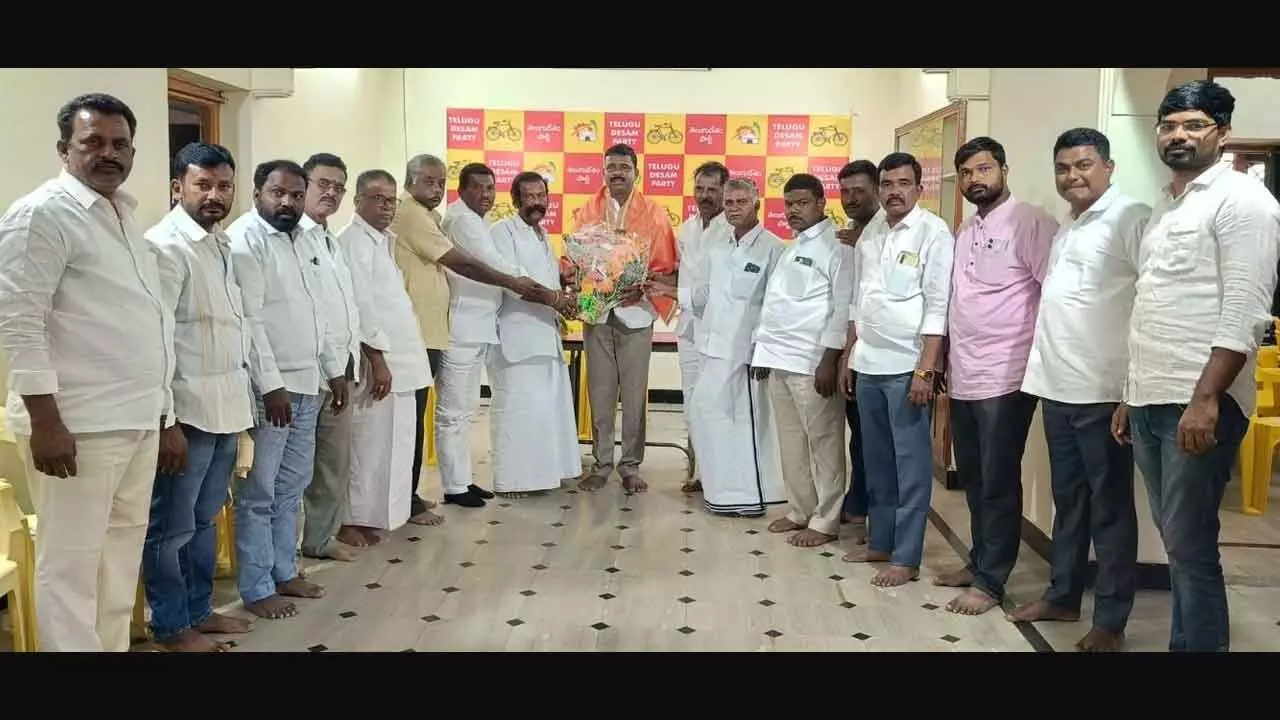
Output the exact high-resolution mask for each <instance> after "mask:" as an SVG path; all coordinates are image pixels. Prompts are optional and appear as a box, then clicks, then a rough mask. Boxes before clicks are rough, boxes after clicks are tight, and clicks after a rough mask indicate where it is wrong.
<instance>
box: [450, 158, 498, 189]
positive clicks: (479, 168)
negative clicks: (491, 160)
mask: <svg viewBox="0 0 1280 720" xmlns="http://www.w3.org/2000/svg"><path fill="white" fill-rule="evenodd" d="M483 175H488V176H489V177H494V174H493V171H492V170H490V169H489V166H488V165H485V164H484V163H467V164H466V165H464V166H463V167H462V171H461V172H459V173H458V190H459V191H462V190H465V189H467V186H468V185H470V184H471V178H472V177H480V176H483Z"/></svg>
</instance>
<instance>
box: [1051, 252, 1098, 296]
mask: <svg viewBox="0 0 1280 720" xmlns="http://www.w3.org/2000/svg"><path fill="white" fill-rule="evenodd" d="M1105 260H1106V258H1105V257H1103V251H1102V250H1101V249H1099V248H1080V247H1074V248H1069V249H1068V250H1067V251H1066V252H1065V253H1064V254H1063V256H1062V265H1061V268H1062V270H1063V275H1064V277H1063V286H1064V287H1065V288H1066V289H1067V290H1070V291H1077V292H1079V293H1081V294H1084V293H1092V292H1097V291H1098V290H1099V289H1100V288H1101V287H1102V264H1103V262H1104V261H1105Z"/></svg>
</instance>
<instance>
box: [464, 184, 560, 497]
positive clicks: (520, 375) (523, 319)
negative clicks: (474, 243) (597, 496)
mask: <svg viewBox="0 0 1280 720" xmlns="http://www.w3.org/2000/svg"><path fill="white" fill-rule="evenodd" d="M547 202H548V199H547V183H546V180H544V179H543V177H542V176H541V175H539V174H538V173H536V172H528V171H526V172H522V173H520V174H519V175H516V177H515V179H514V180H512V182H511V204H512V205H513V206H514V207H515V208H516V210H517V212H516V214H515V215H514V216H512V217H509V218H506V219H505V220H502V221H500V222H498V223H495V224H494V225H493V227H492V228H490V233H491V234H492V236H493V242H494V248H495V250H496V251H497V253H498V255H500V256H501V257H502V259H503V260H504V261H505V262H506V264H507V266H508V267H510V268H514V269H515V272H518V273H520V274H521V275H527V276H528V277H531V278H533V279H534V280H536V281H537V282H538V283H539V284H540V285H542V286H543V287H545V288H547V289H548V290H549V291H550V292H553V293H555V294H556V295H557V296H558V297H560V299H561V301H560V302H559V303H558V304H559V305H560V307H561V309H562V310H563V311H565V312H572V311H574V310H576V309H577V308H576V304H575V303H573V302H572V300H571V298H569V297H568V296H567V295H564V294H562V293H561V292H560V290H559V287H560V266H559V261H558V258H557V257H556V254H555V252H554V251H553V250H552V249H551V246H550V245H549V244H548V243H547V233H546V231H545V230H543V228H542V225H541V222H542V218H544V217H546V214H547ZM560 322H561V321H560V314H559V313H558V312H557V311H556V308H555V307H548V306H546V305H541V304H537V303H531V302H528V301H526V300H521V299H520V298H519V297H518V296H516V295H515V294H513V293H510V292H504V293H503V297H502V301H501V305H500V307H499V309H498V337H499V338H500V339H501V340H502V343H501V344H500V345H497V346H494V347H492V348H491V349H490V351H489V353H488V358H487V368H488V371H489V385H490V387H491V388H492V390H493V400H492V401H491V403H490V405H489V430H490V432H489V435H490V447H489V455H490V458H491V463H490V464H491V466H492V468H493V470H492V472H493V489H494V491H495V492H497V493H498V494H500V495H504V496H506V497H523V496H524V495H526V494H528V493H540V492H543V491H546V490H554V489H555V488H558V487H560V483H561V482H562V481H563V480H565V479H567V478H576V477H577V476H579V475H581V474H582V452H581V450H580V449H579V448H578V427H577V422H576V420H575V418H574V413H573V388H572V386H571V385H570V383H569V368H568V367H567V366H566V365H565V361H564V346H563V345H562V344H561V341H560ZM532 458H537V461H536V462H530V460H531V459H532Z"/></svg>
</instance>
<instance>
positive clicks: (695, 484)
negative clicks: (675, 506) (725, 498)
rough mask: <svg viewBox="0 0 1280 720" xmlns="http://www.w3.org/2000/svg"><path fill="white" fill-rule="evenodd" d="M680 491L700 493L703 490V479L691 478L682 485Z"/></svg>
mask: <svg viewBox="0 0 1280 720" xmlns="http://www.w3.org/2000/svg"><path fill="white" fill-rule="evenodd" d="M680 492H682V493H700V492H702V481H701V480H690V481H689V482H687V483H685V484H683V485H681V486H680Z"/></svg>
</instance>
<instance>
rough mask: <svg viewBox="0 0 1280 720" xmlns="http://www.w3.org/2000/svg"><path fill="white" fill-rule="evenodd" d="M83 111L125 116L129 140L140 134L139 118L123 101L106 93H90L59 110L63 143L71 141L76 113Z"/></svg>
mask: <svg viewBox="0 0 1280 720" xmlns="http://www.w3.org/2000/svg"><path fill="white" fill-rule="evenodd" d="M81 110H93V111H95V112H97V113H99V114H100V115H116V116H123V117H124V121H125V122H126V123H128V125H129V139H130V140H132V139H133V138H134V137H135V136H136V135H137V134H138V117H137V116H136V115H134V114H133V110H130V109H129V106H128V105H126V104H125V102H124V101H123V100H121V99H120V98H118V97H116V96H114V95H108V94H106V93H88V94H87V95H77V96H75V97H73V98H71V100H69V101H68V102H67V104H66V105H63V106H62V107H60V108H58V132H59V133H61V135H62V141H63V142H66V141H68V140H70V139H71V132H72V126H73V125H74V122H75V118H76V113H78V112H80V111H81Z"/></svg>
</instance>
